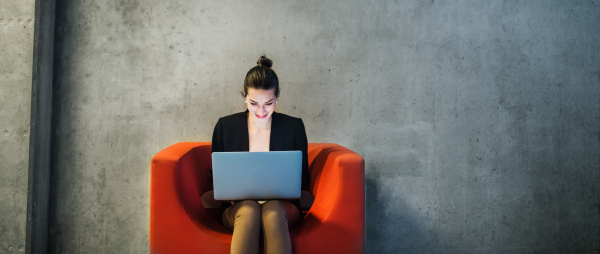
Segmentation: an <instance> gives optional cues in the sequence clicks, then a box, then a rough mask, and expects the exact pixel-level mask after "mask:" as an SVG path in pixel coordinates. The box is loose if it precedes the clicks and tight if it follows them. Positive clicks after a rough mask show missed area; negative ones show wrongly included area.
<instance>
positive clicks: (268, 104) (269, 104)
mask: <svg viewBox="0 0 600 254" xmlns="http://www.w3.org/2000/svg"><path fill="white" fill-rule="evenodd" d="M265 105H267V106H271V105H273V103H267V104H265Z"/></svg>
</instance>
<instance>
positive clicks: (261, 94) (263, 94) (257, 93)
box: [248, 88, 275, 102]
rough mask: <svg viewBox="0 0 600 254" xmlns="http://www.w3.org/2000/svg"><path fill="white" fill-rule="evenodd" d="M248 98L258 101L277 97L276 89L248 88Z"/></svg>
mask: <svg viewBox="0 0 600 254" xmlns="http://www.w3.org/2000/svg"><path fill="white" fill-rule="evenodd" d="M248 99H250V100H253V101H256V102H267V101H270V100H273V99H275V89H269V90H262V89H254V88H249V89H248Z"/></svg>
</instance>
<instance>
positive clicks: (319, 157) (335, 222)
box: [150, 142, 365, 254]
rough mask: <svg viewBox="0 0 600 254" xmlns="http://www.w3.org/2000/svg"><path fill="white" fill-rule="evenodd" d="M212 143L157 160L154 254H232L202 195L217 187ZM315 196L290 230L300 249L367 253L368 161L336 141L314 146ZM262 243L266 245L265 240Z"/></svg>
mask: <svg viewBox="0 0 600 254" xmlns="http://www.w3.org/2000/svg"><path fill="white" fill-rule="evenodd" d="M210 145H211V144H210V143H209V142H204V143H200V142H184V143H177V144H174V145H172V146H170V147H167V148H165V149H164V150H162V151H160V152H159V153H157V154H156V155H154V157H153V158H152V166H151V167H152V168H151V180H150V253H161V254H162V253H229V247H230V246H229V245H230V244H231V232H230V231H229V230H227V229H226V228H225V227H224V226H223V225H221V224H220V222H219V218H218V208H217V209H206V208H205V207H204V205H203V204H202V201H201V199H200V197H201V195H202V194H203V193H205V192H207V191H209V190H212V182H211V177H210V172H209V170H210V169H211V168H212V166H211V159H210ZM308 161H309V173H310V175H311V182H310V188H309V191H310V192H311V193H312V194H313V195H314V196H315V200H314V203H313V205H312V207H311V208H310V210H309V211H308V212H307V213H305V214H304V218H303V219H301V220H300V222H298V224H297V225H296V226H295V227H293V228H292V229H291V230H290V237H291V240H292V250H293V252H294V253H298V254H302V253H311V254H312V253H364V251H365V187H364V186H365V174H364V160H363V158H362V157H361V156H360V155H358V154H357V153H355V152H353V151H351V150H349V149H347V148H345V147H343V146H340V145H336V144H312V143H311V144H309V145H308ZM261 245H262V243H261Z"/></svg>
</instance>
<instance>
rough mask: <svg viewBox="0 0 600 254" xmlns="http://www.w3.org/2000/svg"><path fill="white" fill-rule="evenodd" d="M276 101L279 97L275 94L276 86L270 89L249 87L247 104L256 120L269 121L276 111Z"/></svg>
mask: <svg viewBox="0 0 600 254" xmlns="http://www.w3.org/2000/svg"><path fill="white" fill-rule="evenodd" d="M276 102H277V97H276V96H275V89H274V88H273V89H269V90H261V89H254V88H248V94H247V95H246V106H247V107H248V111H249V112H250V114H251V115H252V118H253V119H254V121H257V122H266V121H269V119H271V115H272V114H273V111H275V103H276Z"/></svg>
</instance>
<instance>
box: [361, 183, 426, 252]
mask: <svg viewBox="0 0 600 254" xmlns="http://www.w3.org/2000/svg"><path fill="white" fill-rule="evenodd" d="M366 185H367V186H366V188H367V193H366V198H367V199H366V210H367V211H366V224H367V225H366V232H367V236H366V253H428V252H432V251H433V249H434V242H433V238H432V236H431V234H428V233H427V230H426V229H425V228H422V226H420V225H419V224H420V223H422V222H420V221H419V220H418V219H417V218H416V217H415V216H414V213H415V212H414V211H411V208H409V207H408V206H407V205H406V203H404V202H403V201H402V200H401V198H400V197H399V196H401V195H402V194H401V193H396V192H391V191H385V190H386V189H387V187H386V186H382V185H381V184H379V183H378V182H377V180H375V179H369V178H367V179H366ZM381 225H386V226H385V227H382V226H381Z"/></svg>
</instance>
